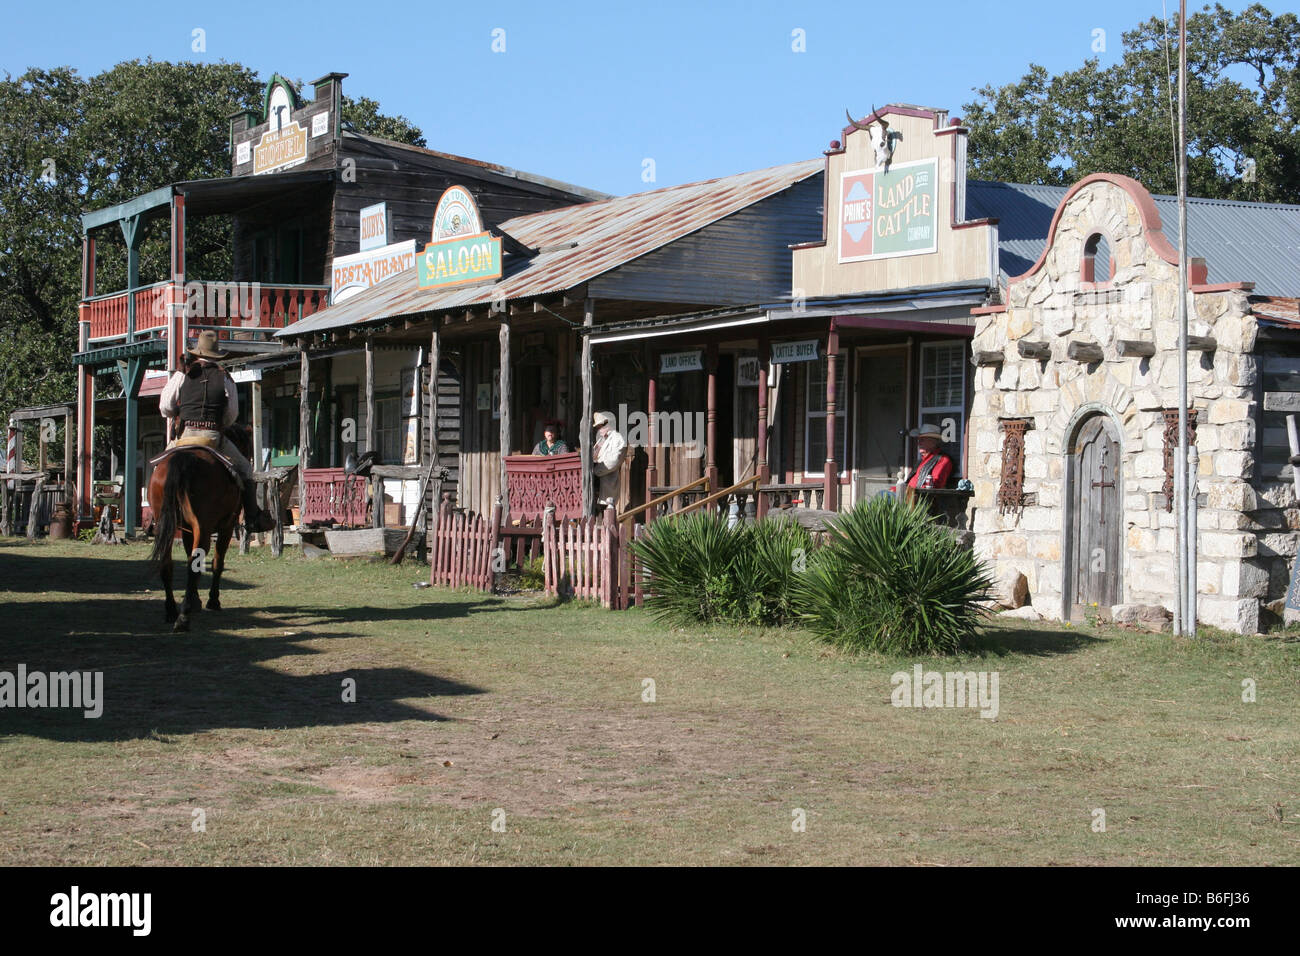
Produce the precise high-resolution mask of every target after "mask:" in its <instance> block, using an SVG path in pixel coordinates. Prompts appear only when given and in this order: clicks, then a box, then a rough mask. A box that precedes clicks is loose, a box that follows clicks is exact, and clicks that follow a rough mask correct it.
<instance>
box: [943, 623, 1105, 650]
mask: <svg viewBox="0 0 1300 956" xmlns="http://www.w3.org/2000/svg"><path fill="white" fill-rule="evenodd" d="M1100 643H1103V640H1102V639H1101V638H1099V637H1094V636H1093V635H1091V634H1084V633H1083V632H1081V631H1078V630H1075V629H1073V628H1029V627H1023V628H1021V627H1010V626H1008V625H1005V624H997V625H994V626H990V627H985V628H982V629H981V630H980V632H979V635H978V636H977V637H976V638H975V640H973V641H971V643H970V646H969V647H968V648H966V650H967V651H969V652H973V653H978V654H989V655H992V656H994V657H1008V656H1010V655H1013V654H1017V655H1023V656H1025V657H1055V656H1057V655H1060V654H1077V653H1078V652H1080V651H1083V650H1086V649H1087V648H1089V647H1092V646H1093V645H1094V644H1100Z"/></svg>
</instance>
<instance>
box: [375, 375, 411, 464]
mask: <svg viewBox="0 0 1300 956" xmlns="http://www.w3.org/2000/svg"><path fill="white" fill-rule="evenodd" d="M405 441H406V430H405V429H404V428H403V427H402V397H401V396H400V395H399V394H397V393H396V392H392V393H390V394H387V395H376V396H375V445H376V446H377V450H378V452H379V460H380V461H381V462H383V463H384V464H399V463H400V462H401V460H402V446H403V444H404V443H405Z"/></svg>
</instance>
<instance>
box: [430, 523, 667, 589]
mask: <svg viewBox="0 0 1300 956" xmlns="http://www.w3.org/2000/svg"><path fill="white" fill-rule="evenodd" d="M511 532H512V527H511V526H504V527H503V526H502V525H501V503H500V502H497V504H496V505H495V506H494V507H493V509H492V514H491V516H490V517H484V516H482V515H478V516H472V515H467V514H457V513H456V512H455V511H454V510H453V509H452V507H451V504H450V502H448V501H444V502H443V503H442V506H441V507H440V509H439V513H438V523H437V527H436V528H435V529H434V532H433V547H432V557H433V568H432V571H431V573H430V582H431V583H432V584H435V585H442V586H444V587H453V588H454V587H466V586H468V587H474V588H478V589H479V590H482V591H491V590H492V587H493V584H494V582H495V571H497V570H500V569H501V568H502V566H503V565H504V564H505V559H506V553H507V549H506V547H505V546H504V544H503V542H506V541H508V540H509V539H511V537H512V535H511ZM639 536H640V527H639V526H633V525H632V524H631V522H624V523H623V524H619V523H618V522H617V521H615V517H614V513H613V511H606V512H605V514H604V515H602V516H601V517H596V518H567V519H562V520H556V517H555V511H554V510H553V509H549V508H548V509H547V510H546V512H545V513H544V514H543V517H542V526H541V546H542V562H543V580H544V582H545V584H544V586H545V590H546V593H547V594H553V595H557V596H561V597H571V598H579V599H582V600H588V601H597V602H599V603H600V604H601V605H602V606H604V607H607V608H610V609H611V610H621V609H623V608H626V607H628V606H630V605H632V604H634V603H635V604H640V603H641V599H642V594H641V587H640V573H639V568H638V567H637V566H636V562H635V560H634V559H633V556H632V551H631V548H630V547H629V545H630V542H631V541H632V540H634V539H635V538H636V537H639Z"/></svg>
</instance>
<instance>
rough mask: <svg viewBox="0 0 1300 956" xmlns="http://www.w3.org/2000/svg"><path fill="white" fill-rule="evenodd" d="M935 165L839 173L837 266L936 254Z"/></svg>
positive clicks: (933, 160) (923, 163)
mask: <svg viewBox="0 0 1300 956" xmlns="http://www.w3.org/2000/svg"><path fill="white" fill-rule="evenodd" d="M938 180H939V161H938V159H936V158H931V159H922V160H918V161H916V162H912V163H898V164H897V165H893V166H890V167H889V168H888V169H855V170H852V171H850V172H845V173H842V174H841V175H840V195H839V199H840V203H839V206H840V227H839V242H840V255H839V260H840V262H861V261H863V260H866V259H888V258H892V257H894V256H915V255H922V254H925V253H930V252H934V251H935V249H936V248H937V247H938V245H937V244H938V240H939V228H938V221H937V211H938V208H939V206H938Z"/></svg>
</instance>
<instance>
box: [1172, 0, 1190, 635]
mask: <svg viewBox="0 0 1300 956" xmlns="http://www.w3.org/2000/svg"><path fill="white" fill-rule="evenodd" d="M1178 465H1179V467H1178V471H1177V473H1176V475H1177V478H1178V479H1179V480H1178V481H1177V482H1176V484H1175V488H1174V495H1175V504H1176V507H1175V509H1174V513H1175V515H1176V516H1177V518H1176V520H1177V548H1178V606H1179V608H1180V610H1182V611H1184V612H1185V611H1186V607H1187V468H1186V465H1187V0H1179V3H1178ZM1187 620H1188V616H1187V615H1186V613H1184V614H1183V615H1182V616H1181V620H1179V621H1178V622H1177V623H1176V625H1175V627H1174V630H1175V633H1178V634H1183V633H1185V631H1186V624H1187Z"/></svg>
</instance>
